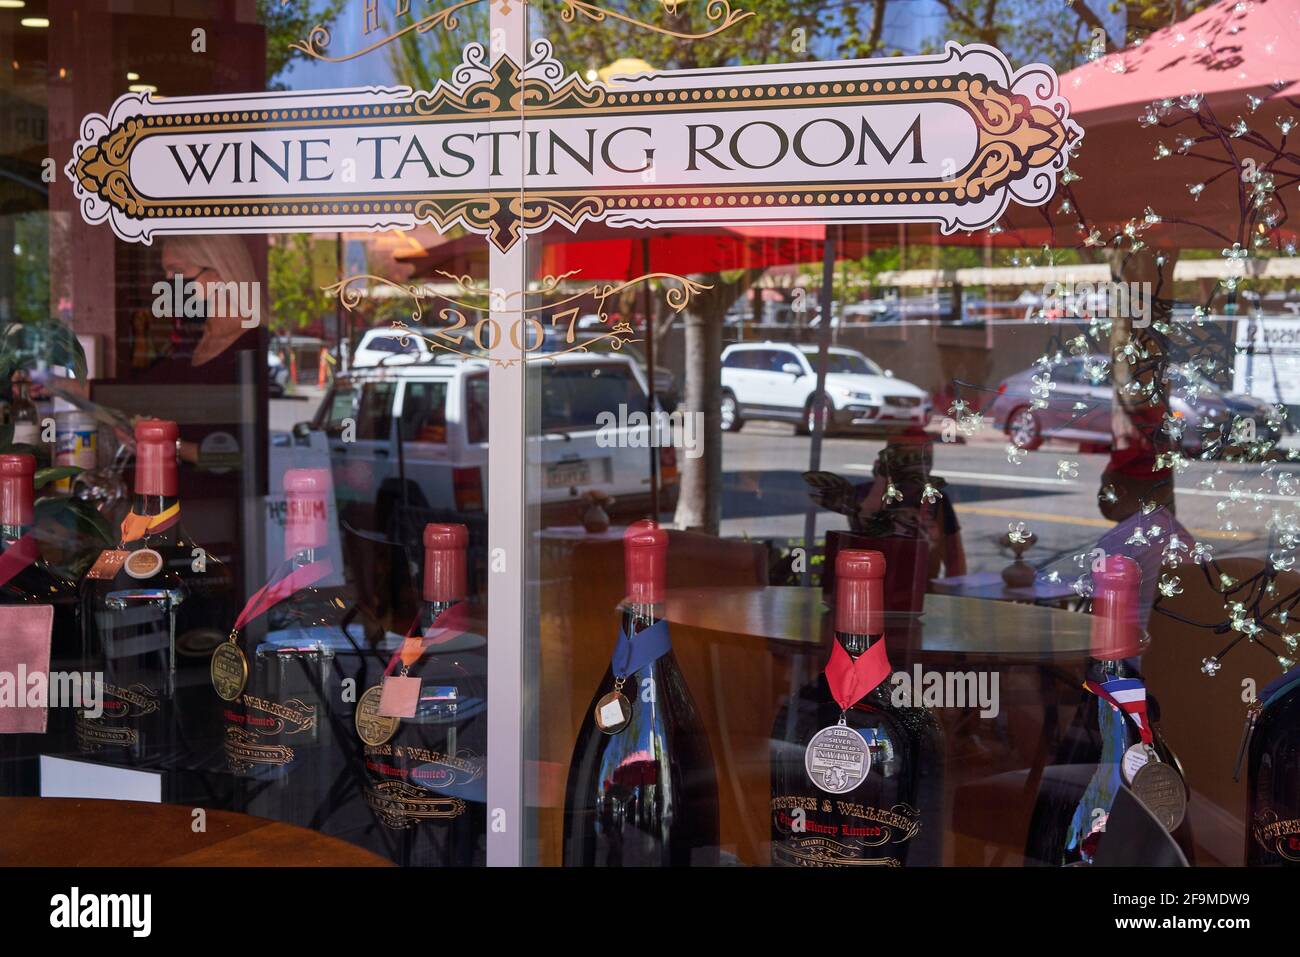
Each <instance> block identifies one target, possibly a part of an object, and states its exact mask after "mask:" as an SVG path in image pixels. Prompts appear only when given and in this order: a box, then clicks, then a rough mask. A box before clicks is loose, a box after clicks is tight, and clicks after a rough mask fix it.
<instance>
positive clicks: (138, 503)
mask: <svg viewBox="0 0 1300 957" xmlns="http://www.w3.org/2000/svg"><path fill="white" fill-rule="evenodd" d="M179 502H180V498H179V497H177V496H175V495H140V494H137V495H136V496H135V498H134V499H133V500H132V502H131V511H132V512H133V513H134V514H136V515H142V516H154V515H161V514H162V513H163V512H165V511H167V510H168V509H169V508H171V507H172V506H173V505H176V504H178V503H179ZM179 539H180V522H173V523H172V524H171V525H169V526H168V527H167V528H164V529H161V530H158V531H150V532H147V533H146V534H145V535H144V536H143V537H141V538H139V539H137V540H136V541H134V542H128V543H127V547H128V548H131V547H134V548H145V547H149V546H156V545H173V544H175V543H176V542H177V541H179Z"/></svg>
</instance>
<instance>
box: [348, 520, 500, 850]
mask: <svg viewBox="0 0 1300 957" xmlns="http://www.w3.org/2000/svg"><path fill="white" fill-rule="evenodd" d="M468 542H469V533H468V531H467V529H466V528H465V526H464V525H426V526H425V529H424V589H423V596H424V605H423V608H422V609H421V612H420V615H419V619H418V621H417V622H416V624H415V627H414V628H412V633H411V635H410V636H409V637H408V638H407V639H406V641H405V642H404V643H403V645H402V647H401V648H399V649H398V652H397V654H395V655H393V657H392V660H391V662H390V663H389V667H388V672H389V674H388V675H387V676H386V677H385V684H384V685H381V689H382V688H384V687H386V686H388V688H389V691H390V692H391V693H392V694H393V695H394V696H395V699H396V698H397V697H400V695H401V692H402V690H404V689H403V686H407V688H406V689H405V690H406V691H407V695H408V697H407V698H406V703H407V704H408V705H409V707H406V708H403V709H401V711H402V713H401V716H400V718H399V719H398V720H396V721H394V720H392V718H393V716H394V715H391V714H390V715H384V714H377V713H376V714H372V715H370V716H369V719H366V718H363V720H362V722H361V723H360V724H358V732H359V734H365V736H366V738H368V739H369V740H366V741H364V744H363V747H364V754H365V767H366V801H367V803H368V804H369V805H370V808H371V810H372V811H373V812H374V814H375V819H376V821H377V822H378V823H379V825H380V827H379V828H378V831H379V837H380V848H379V849H380V850H381V851H383V853H385V854H387V855H388V856H389V857H391V858H392V859H393V860H394V861H395V862H396V863H398V864H402V865H404V866H408V867H410V866H415V867H449V866H459V867H465V866H470V865H475V864H482V863H483V861H484V858H485V852H486V845H485V837H486V833H487V828H486V824H487V815H486V803H485V801H486V794H485V791H484V783H485V776H486V768H485V767H484V763H485V759H486V752H487V657H486V645H485V642H484V639H483V637H482V635H480V634H475V633H474V631H473V630H472V628H471V626H470V617H469V604H468V602H467V601H466V566H465V547H466V545H467V544H468ZM383 693H385V692H384V691H381V696H382V694H383ZM387 710H388V711H394V708H393V707H391V706H390V707H389V708H388V709H387ZM367 722H368V723H367ZM381 738H386V740H382V741H381V740H380V739H381ZM372 742H373V743H372Z"/></svg>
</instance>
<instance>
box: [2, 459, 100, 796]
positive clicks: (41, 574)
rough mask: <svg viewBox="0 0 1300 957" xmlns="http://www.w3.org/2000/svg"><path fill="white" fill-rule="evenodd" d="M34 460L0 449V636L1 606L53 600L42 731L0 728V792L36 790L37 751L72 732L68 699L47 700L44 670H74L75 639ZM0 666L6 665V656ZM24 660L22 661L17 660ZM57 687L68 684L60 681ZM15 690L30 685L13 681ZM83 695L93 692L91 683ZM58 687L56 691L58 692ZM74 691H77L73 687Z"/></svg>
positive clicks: (69, 588) (71, 596) (73, 605)
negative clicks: (45, 526) (40, 530)
mask: <svg viewBox="0 0 1300 957" xmlns="http://www.w3.org/2000/svg"><path fill="white" fill-rule="evenodd" d="M35 473H36V460H35V458H33V457H32V456H30V455H0V635H3V636H4V637H0V642H3V641H4V640H5V638H8V637H10V636H11V635H12V627H11V626H10V624H9V623H8V622H7V621H6V618H5V608H6V607H9V608H12V607H14V606H18V605H22V606H29V607H30V606H34V605H40V606H45V605H49V606H53V616H52V619H53V625H52V631H51V634H50V651H49V670H48V671H47V672H46V706H47V710H46V724H45V731H44V733H40V732H39V731H29V732H22V733H5V734H0V796H5V797H22V796H35V795H37V794H39V792H40V787H39V785H40V780H39V755H40V754H41V753H47V754H60V753H63V752H65V751H67V750H68V748H69V741H70V740H71V737H72V713H73V709H72V707H71V705H72V704H73V702H68V701H53V700H51V699H50V694H51V691H52V690H53V688H54V687H55V685H56V683H55V682H51V681H50V676H51V675H53V674H56V673H60V672H63V673H71V672H76V671H78V670H79V667H80V648H81V643H80V639H79V636H78V632H77V617H76V615H77V587H76V583H75V582H73V581H70V580H69V579H68V578H66V577H65V576H63V575H62V574H60V573H59V572H58V571H57V570H56V569H55V568H54V567H53V566H51V565H50V564H49V563H48V562H46V561H45V559H44V558H43V557H42V555H41V550H40V545H39V542H38V537H37V533H36V513H35V508H34V506H33V502H34V498H35V495H34V491H33V488H32V480H33V476H34V475H35ZM0 658H3V659H4V660H5V662H6V664H5V665H3V666H0V667H5V668H11V667H12V662H11V661H10V660H9V656H0ZM23 664H24V665H26V662H25V661H24V662H23ZM57 685H58V686H59V687H60V688H64V689H68V690H73V689H72V686H71V685H69V684H66V683H65V682H63V681H59V682H57ZM15 687H16V690H18V691H24V690H25V689H27V688H29V687H30V686H29V685H27V684H26V682H18V683H17V684H16V685H15ZM82 690H84V693H85V695H87V696H93V691H92V689H91V688H88V687H87V688H84V689H82ZM60 693H62V692H60ZM74 693H79V692H76V691H74Z"/></svg>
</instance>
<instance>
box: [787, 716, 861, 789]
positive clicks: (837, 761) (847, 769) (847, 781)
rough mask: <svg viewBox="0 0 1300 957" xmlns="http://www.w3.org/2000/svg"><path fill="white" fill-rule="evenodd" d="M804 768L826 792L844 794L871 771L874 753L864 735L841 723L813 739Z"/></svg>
mask: <svg viewBox="0 0 1300 957" xmlns="http://www.w3.org/2000/svg"><path fill="white" fill-rule="evenodd" d="M803 765H804V769H805V770H806V771H807V772H808V778H809V779H810V780H811V781H812V783H813V784H815V785H817V786H818V787H819V788H821V789H822V790H823V791H826V792H828V793H830V794H845V793H847V792H849V791H852V790H853V789H854V788H855V787H857V786H858V785H859V784H861V783H862V782H863V780H864V779H865V778H866V776H867V772H869V771H870V770H871V750H870V749H869V748H868V747H867V742H866V741H864V740H863V739H862V735H860V734H858V732H857V731H855V730H853V729H852V728H850V727H848V726H847V725H845V724H844V723H843V722H841V723H839V724H833V725H831V726H830V727H828V728H822V729H821V730H820V731H818V732H817V733H816V734H814V735H813V739H812V740H811V741H809V742H808V749H807V750H806V751H805V752H804V756H803Z"/></svg>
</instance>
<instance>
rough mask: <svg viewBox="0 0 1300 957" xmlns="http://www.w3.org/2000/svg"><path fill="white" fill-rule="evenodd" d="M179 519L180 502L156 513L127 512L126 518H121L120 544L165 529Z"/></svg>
mask: <svg viewBox="0 0 1300 957" xmlns="http://www.w3.org/2000/svg"><path fill="white" fill-rule="evenodd" d="M180 520H181V503H180V502H177V503H176V504H175V505H173V506H172V507H171V508H166V509H163V510H162V511H161V512H159V513H158V514H157V515H137V514H136V513H135V512H128V513H127V516H126V518H124V519H122V544H123V545H125V544H126V543H127V542H134V541H136V540H137V539H141V538H144V537H145V536H146V535H152V534H153V533H154V532H161V531H165V530H166V529H169V528H171V527H172V526H173V525H175V524H176V523H177V522H179V521H180Z"/></svg>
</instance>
